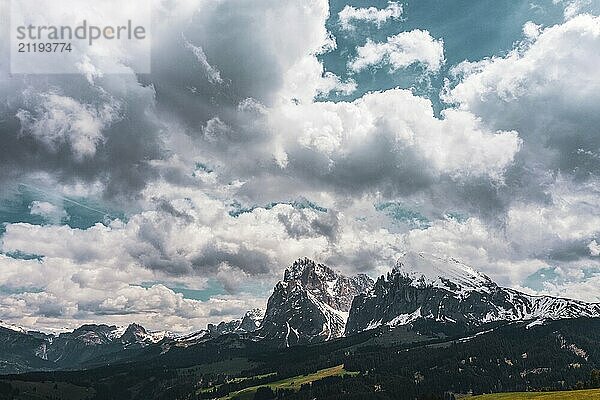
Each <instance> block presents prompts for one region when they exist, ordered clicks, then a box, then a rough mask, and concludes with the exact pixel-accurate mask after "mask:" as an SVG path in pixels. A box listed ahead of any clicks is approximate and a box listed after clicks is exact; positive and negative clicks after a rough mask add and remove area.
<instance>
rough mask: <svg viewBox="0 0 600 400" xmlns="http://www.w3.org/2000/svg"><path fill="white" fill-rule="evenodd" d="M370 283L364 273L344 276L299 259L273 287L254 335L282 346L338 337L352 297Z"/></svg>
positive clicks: (307, 260) (317, 264)
mask: <svg viewBox="0 0 600 400" xmlns="http://www.w3.org/2000/svg"><path fill="white" fill-rule="evenodd" d="M372 285H373V281H372V280H371V279H370V278H369V277H367V276H366V275H359V276H355V277H347V276H345V275H342V274H339V273H337V272H335V271H333V270H332V269H331V268H329V267H327V266H326V265H323V264H319V263H317V262H315V261H313V260H310V259H308V258H302V259H299V260H297V261H295V262H294V263H293V264H292V265H291V266H290V267H288V268H286V270H285V272H284V276H283V281H280V282H279V283H278V284H277V285H276V286H275V289H274V290H273V294H272V295H271V297H270V298H269V301H268V303H267V310H266V312H265V317H264V320H263V323H262V326H261V329H260V330H259V331H258V334H259V335H261V336H262V337H265V338H270V339H275V340H278V341H281V342H283V344H284V345H286V346H289V345H292V344H297V343H310V342H315V341H321V340H328V339H332V338H336V337H340V336H341V335H342V334H343V332H344V327H345V325H346V320H347V318H348V312H349V310H350V306H351V305H352V300H353V299H354V297H355V296H356V295H358V294H360V293H363V292H365V291H368V290H369V289H370V288H371V287H372Z"/></svg>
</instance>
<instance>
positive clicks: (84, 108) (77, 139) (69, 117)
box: [16, 91, 119, 160]
mask: <svg viewBox="0 0 600 400" xmlns="http://www.w3.org/2000/svg"><path fill="white" fill-rule="evenodd" d="M26 97H27V98H26V104H28V103H29V104H32V109H20V110H19V111H18V112H17V114H16V117H17V118H18V119H19V120H20V122H21V127H22V134H25V135H32V136H33V137H35V138H36V139H38V140H40V141H41V142H42V143H44V144H45V145H46V146H48V147H49V148H50V149H51V150H52V151H56V150H57V148H58V147H59V146H60V145H61V144H63V143H67V144H68V145H69V146H70V147H71V149H72V151H73V154H74V156H75V158H76V159H78V160H81V159H83V158H85V157H90V156H93V155H94V154H95V153H96V146H98V145H99V144H100V143H102V142H103V141H104V136H103V135H102V131H103V129H104V128H106V127H107V126H108V125H110V124H111V123H112V122H114V121H115V120H117V119H118V118H119V114H118V111H119V105H118V103H116V102H115V101H114V100H112V101H111V100H108V101H106V102H104V103H102V104H101V105H100V106H98V107H96V106H93V105H88V104H81V103H80V102H79V101H77V100H75V99H73V98H71V97H68V96H62V95H60V94H58V93H52V92H49V93H34V92H32V91H30V92H29V94H28V95H27V96H26Z"/></svg>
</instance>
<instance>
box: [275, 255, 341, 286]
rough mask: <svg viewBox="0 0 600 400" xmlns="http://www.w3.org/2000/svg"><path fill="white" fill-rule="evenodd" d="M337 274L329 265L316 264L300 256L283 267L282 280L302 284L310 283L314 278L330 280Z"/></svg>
mask: <svg viewBox="0 0 600 400" xmlns="http://www.w3.org/2000/svg"><path fill="white" fill-rule="evenodd" d="M336 277H337V274H336V273H335V272H334V271H333V270H332V269H331V268H329V267H327V266H325V265H323V264H318V263H316V262H315V261H313V260H311V259H309V258H306V257H305V258H301V259H298V260H296V261H294V263H293V264H292V265H291V266H290V267H288V268H286V269H285V272H284V274H283V281H284V282H291V281H296V280H298V281H300V282H301V283H302V284H304V285H310V284H311V283H313V282H314V281H316V280H321V281H331V280H334V279H336Z"/></svg>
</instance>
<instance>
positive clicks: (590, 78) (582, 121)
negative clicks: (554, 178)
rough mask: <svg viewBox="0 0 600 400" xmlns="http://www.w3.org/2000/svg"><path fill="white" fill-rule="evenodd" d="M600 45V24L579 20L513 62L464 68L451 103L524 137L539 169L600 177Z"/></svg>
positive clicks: (552, 30)
mask: <svg viewBox="0 0 600 400" xmlns="http://www.w3.org/2000/svg"><path fill="white" fill-rule="evenodd" d="M599 45H600V18H599V17H594V16H591V15H580V16H577V17H574V18H572V19H570V20H569V21H567V22H565V23H563V24H561V25H555V26H551V27H548V28H545V29H543V30H542V31H541V32H540V34H539V36H538V37H537V39H536V40H535V41H533V42H532V43H531V44H530V45H529V46H525V47H524V48H518V49H516V50H513V51H512V52H510V53H509V54H508V55H507V56H505V57H493V58H491V59H488V60H484V61H480V62H476V63H469V62H466V63H463V64H461V65H459V66H458V67H457V68H455V72H456V73H458V74H462V75H463V76H464V78H463V79H462V80H461V81H460V83H458V84H457V85H456V86H455V87H454V88H452V89H451V90H450V91H449V93H448V95H447V97H446V100H447V101H449V102H453V103H456V104H458V105H459V107H460V108H461V109H464V110H468V111H471V112H473V113H474V114H476V115H478V116H479V117H480V118H481V119H482V121H483V122H484V123H485V124H486V125H488V126H490V127H492V128H493V129H508V130H510V129H514V130H517V131H518V132H519V135H520V136H521V137H522V138H523V139H524V147H525V153H526V154H527V155H528V156H529V161H532V164H535V165H537V167H540V166H541V167H542V168H548V169H560V170H561V171H562V172H563V173H567V174H574V175H577V176H580V177H584V176H586V175H588V174H594V175H597V174H598V173H599V172H600V159H598V158H596V157H595V156H594V155H595V154H596V153H597V149H598V148H599V147H600V136H599V135H597V131H598V129H597V127H598V126H599V125H600V120H599V116H600V114H599V113H598V112H597V111H598V110H597V106H596V105H597V104H598V101H599V98H598V93H599V91H598V88H599V85H600V75H599V72H598V69H597V68H595V67H594V66H595V65H596V64H597V63H598V62H600V55H599V54H598V52H596V51H594V49H596V48H597V47H598V46H599ZM532 167H533V165H532Z"/></svg>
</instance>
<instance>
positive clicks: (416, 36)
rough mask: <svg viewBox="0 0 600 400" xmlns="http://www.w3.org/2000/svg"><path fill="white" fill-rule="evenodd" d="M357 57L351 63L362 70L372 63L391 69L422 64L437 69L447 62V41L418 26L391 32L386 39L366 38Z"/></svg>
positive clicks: (351, 66)
mask: <svg viewBox="0 0 600 400" xmlns="http://www.w3.org/2000/svg"><path fill="white" fill-rule="evenodd" d="M356 52H357V55H356V58H354V59H353V60H351V61H350V62H349V64H348V67H349V68H350V69H351V70H352V71H354V72H359V71H362V70H364V69H366V68H369V67H375V68H380V67H382V66H383V65H386V64H387V65H389V66H390V71H392V72H393V71H395V70H397V69H400V68H405V67H408V66H409V65H412V64H420V65H422V66H423V67H424V68H425V69H426V70H427V71H429V72H437V71H439V69H440V67H441V66H442V64H443V63H444V42H443V40H442V39H434V38H433V37H432V36H431V35H430V34H429V32H428V31H425V30H420V29H415V30H413V31H409V32H401V33H399V34H397V35H394V36H390V37H388V38H387V40H386V41H385V42H380V43H376V42H374V41H372V40H371V39H368V40H367V43H366V44H365V45H364V46H360V47H358V48H357V49H356Z"/></svg>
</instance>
